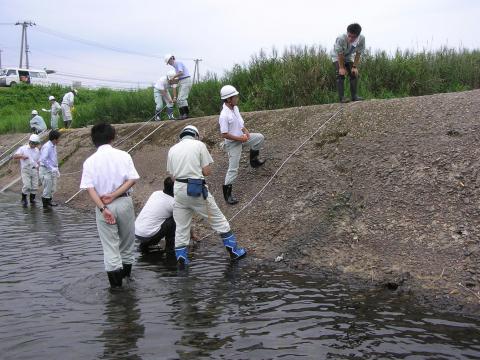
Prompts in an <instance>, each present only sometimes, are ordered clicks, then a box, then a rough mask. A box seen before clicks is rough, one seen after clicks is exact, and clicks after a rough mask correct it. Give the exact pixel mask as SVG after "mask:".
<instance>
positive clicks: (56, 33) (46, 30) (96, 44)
mask: <svg viewBox="0 0 480 360" xmlns="http://www.w3.org/2000/svg"><path fill="white" fill-rule="evenodd" d="M38 30H39V31H40V32H43V33H45V34H48V35H52V36H56V37H59V38H62V39H65V40H70V41H75V42H78V43H81V44H84V45H89V46H94V47H98V48H101V49H105V50H110V51H115V52H120V53H125V54H130V55H138V56H144V57H150V58H156V59H163V56H158V55H153V54H148V53H143V52H139V51H132V50H128V49H122V48H119V47H115V46H110V45H105V44H101V43H99V42H96V41H91V40H86V39H82V38H79V37H77V36H73V35H69V34H65V33H62V32H60V31H57V30H53V29H49V28H46V27H44V26H38Z"/></svg>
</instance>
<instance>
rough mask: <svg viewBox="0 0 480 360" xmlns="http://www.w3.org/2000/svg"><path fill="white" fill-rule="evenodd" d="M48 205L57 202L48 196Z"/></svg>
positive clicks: (55, 204) (54, 204)
mask: <svg viewBox="0 0 480 360" xmlns="http://www.w3.org/2000/svg"><path fill="white" fill-rule="evenodd" d="M48 205H50V206H58V204H57V203H56V202H54V201H53V199H52V198H49V199H48Z"/></svg>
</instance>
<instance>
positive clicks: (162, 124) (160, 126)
mask: <svg viewBox="0 0 480 360" xmlns="http://www.w3.org/2000/svg"><path fill="white" fill-rule="evenodd" d="M165 124H166V122H163V123H161V124H160V125H159V126H157V127H156V128H155V129H154V130H153V131H151V132H150V133H149V134H148V135H147V136H145V137H144V138H143V139H142V140H140V141H139V142H138V143H136V144H135V145H134V146H132V147H131V148H130V149H128V150H127V153H130V151H132V150H133V149H135V148H136V147H137V146H138V145H140V144H141V143H142V142H144V141H145V140H146V139H148V138H149V137H150V136H152V135H153V134H154V133H155V132H156V131H157V130H158V129H160V128H162V127H163V126H164V125H165ZM84 190H85V189H80V190H78V191H77V192H76V193H75V194H73V195H72V196H71V197H70V198H69V199H67V201H65V204H68V203H69V202H70V201H72V200H73V199H74V198H75V197H76V196H77V195H78V194H80V193H81V192H82V191H84Z"/></svg>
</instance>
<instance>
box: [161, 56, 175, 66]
mask: <svg viewBox="0 0 480 360" xmlns="http://www.w3.org/2000/svg"><path fill="white" fill-rule="evenodd" d="M172 57H174V56H173V55H172V54H167V55H165V57H164V58H163V59H164V60H165V64H168V62H169V61H170V59H171V58H172Z"/></svg>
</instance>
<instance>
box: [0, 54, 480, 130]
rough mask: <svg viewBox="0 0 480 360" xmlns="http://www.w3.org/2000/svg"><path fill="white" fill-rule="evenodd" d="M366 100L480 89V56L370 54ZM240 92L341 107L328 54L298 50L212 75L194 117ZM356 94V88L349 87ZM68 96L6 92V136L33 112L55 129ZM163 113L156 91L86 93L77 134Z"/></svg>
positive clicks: (48, 91)
mask: <svg viewBox="0 0 480 360" xmlns="http://www.w3.org/2000/svg"><path fill="white" fill-rule="evenodd" d="M359 70H360V80H359V94H360V95H361V96H363V97H365V98H367V99H369V98H394V97H405V96H419V95H428V94H435V93H442V92H453V91H463V90H470V89H477V88H480V51H479V50H473V51H472V50H455V49H447V48H445V49H442V50H439V51H436V52H425V51H424V52H417V53H415V52H410V51H405V52H401V51H398V52H397V53H396V54H395V55H393V56H389V55H388V54H386V53H385V52H376V53H374V54H371V53H366V54H365V55H364V56H362V61H361V64H360V68H359ZM225 84H231V85H234V86H235V87H237V89H238V90H239V91H240V100H241V102H240V108H241V110H242V111H253V110H266V109H278V108H286V107H293V106H304V105H314V104H323V103H331V102H336V101H337V100H338V99H337V94H336V89H335V74H334V68H333V65H332V62H331V60H330V58H329V55H328V53H327V51H326V50H325V49H323V48H316V47H291V48H290V49H288V50H285V51H284V52H283V53H282V54H281V55H280V54H279V53H278V52H277V51H275V50H272V52H271V54H266V53H264V52H260V53H259V54H257V55H254V56H252V58H251V60H250V62H249V63H248V64H244V65H235V66H234V67H233V68H232V69H231V70H230V71H229V72H228V73H227V74H225V76H224V77H223V78H220V79H219V78H217V77H215V76H207V78H206V79H204V80H203V81H202V82H200V83H198V84H195V85H194V86H193V88H192V91H191V93H190V97H189V104H190V108H191V115H192V116H204V115H213V114H218V113H219V111H220V108H221V102H220V98H219V91H220V88H221V87H222V86H223V85H225ZM346 89H347V94H348V85H347V86H346ZM67 91H68V89H67V88H65V87H61V86H58V85H51V86H49V87H41V86H29V85H23V84H21V85H18V86H16V87H13V88H0V133H8V132H27V131H29V120H30V113H31V111H32V109H36V110H38V111H39V113H40V115H42V116H43V117H44V119H45V121H46V123H47V125H49V123H50V116H49V113H42V112H41V111H40V110H41V108H47V109H48V108H49V107H50V105H49V102H48V100H47V99H48V96H49V95H54V96H55V97H56V98H57V100H58V99H60V101H61V99H62V97H63V95H64V94H65V93H66V92H67ZM154 110H155V103H154V100H153V90H152V88H148V89H139V90H132V91H121V90H111V89H106V88H103V89H98V90H89V89H83V88H82V89H80V90H79V95H78V96H77V98H76V100H75V112H74V121H73V126H74V127H82V126H86V125H89V124H94V123H97V122H102V121H106V122H111V123H124V122H136V121H145V120H148V119H150V118H151V117H152V116H153V114H154Z"/></svg>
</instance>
